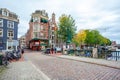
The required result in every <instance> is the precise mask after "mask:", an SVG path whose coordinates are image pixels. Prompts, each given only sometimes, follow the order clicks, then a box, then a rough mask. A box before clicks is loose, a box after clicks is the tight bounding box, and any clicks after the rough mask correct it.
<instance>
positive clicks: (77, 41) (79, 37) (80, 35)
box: [73, 30, 86, 46]
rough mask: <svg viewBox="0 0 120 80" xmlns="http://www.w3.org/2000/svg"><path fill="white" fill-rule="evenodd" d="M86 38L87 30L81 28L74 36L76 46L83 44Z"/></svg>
mask: <svg viewBox="0 0 120 80" xmlns="http://www.w3.org/2000/svg"><path fill="white" fill-rule="evenodd" d="M85 38H86V32H85V30H80V31H79V32H78V33H77V34H76V35H75V36H74V37H73V42H74V43H75V44H76V46H78V45H80V44H83V43H84V41H85Z"/></svg>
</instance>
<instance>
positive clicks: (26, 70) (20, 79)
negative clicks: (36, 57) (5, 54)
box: [0, 61, 47, 80]
mask: <svg viewBox="0 0 120 80" xmlns="http://www.w3.org/2000/svg"><path fill="white" fill-rule="evenodd" d="M0 80H47V78H46V77H44V74H43V73H42V72H40V71H39V70H38V69H36V67H35V66H34V65H32V63H31V62H29V61H22V62H12V63H11V64H10V65H8V66H7V68H6V70H5V71H4V72H3V73H2V74H1V75H0Z"/></svg>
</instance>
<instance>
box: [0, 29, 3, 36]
mask: <svg viewBox="0 0 120 80" xmlns="http://www.w3.org/2000/svg"><path fill="white" fill-rule="evenodd" d="M0 33H2V34H1V35H0V37H3V29H0Z"/></svg>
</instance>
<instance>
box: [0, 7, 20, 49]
mask: <svg viewBox="0 0 120 80" xmlns="http://www.w3.org/2000/svg"><path fill="white" fill-rule="evenodd" d="M18 24H19V19H18V16H17V15H16V14H15V13H13V12H10V11H9V10H8V9H6V8H0V50H11V49H17V46H18V44H19V43H18V40H17V34H18Z"/></svg>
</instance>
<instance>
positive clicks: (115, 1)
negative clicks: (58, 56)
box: [0, 0, 120, 43]
mask: <svg viewBox="0 0 120 80" xmlns="http://www.w3.org/2000/svg"><path fill="white" fill-rule="evenodd" d="M0 8H7V9H9V10H10V11H12V12H15V13H16V14H17V15H18V16H19V19H20V24H19V31H18V33H19V34H18V36H19V37H20V36H21V35H24V34H25V33H26V31H27V30H28V28H29V25H28V23H29V20H30V15H31V14H32V13H33V12H34V11H35V10H46V11H47V12H48V14H49V18H51V14H52V13H53V12H54V13H55V14H56V20H57V21H58V18H59V17H60V16H61V15H62V14H64V13H65V14H67V15H69V14H70V15H71V16H72V17H73V18H74V19H75V21H76V26H77V31H79V30H80V29H97V30H99V31H100V33H101V34H102V35H103V36H105V37H107V38H109V39H110V40H113V41H117V43H120V0H0Z"/></svg>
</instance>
